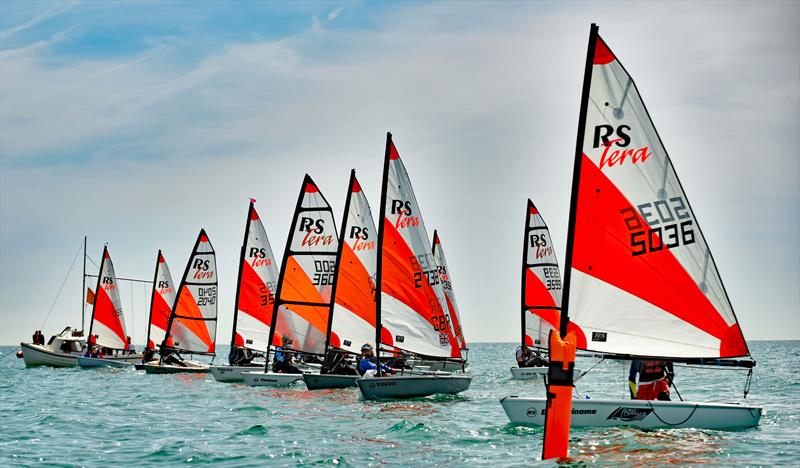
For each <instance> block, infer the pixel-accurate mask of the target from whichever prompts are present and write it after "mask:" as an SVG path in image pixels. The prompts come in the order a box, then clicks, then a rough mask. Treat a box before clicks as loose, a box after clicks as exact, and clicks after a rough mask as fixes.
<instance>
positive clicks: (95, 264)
mask: <svg viewBox="0 0 800 468" xmlns="http://www.w3.org/2000/svg"><path fill="white" fill-rule="evenodd" d="M86 258H88V259H89V261H90V262H92V265H94V266H95V267H96V268H97V269H98V270H99V269H100V265H98V264H97V263H95V261H94V260H92V257H90V256H88V255H87V256H86ZM86 276H92V275H86Z"/></svg>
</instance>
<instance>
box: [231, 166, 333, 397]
mask: <svg viewBox="0 0 800 468" xmlns="http://www.w3.org/2000/svg"><path fill="white" fill-rule="evenodd" d="M338 249H339V238H338V234H337V233H336V223H335V221H334V219H333V210H332V209H331V206H330V204H328V201H327V200H326V199H325V197H324V196H323V195H322V192H320V191H319V188H318V187H317V185H316V184H315V183H314V181H313V180H312V179H311V177H310V176H309V175H308V174H306V176H305V178H304V179H303V185H302V188H301V190H300V195H299V196H298V198H297V206H296V208H295V211H294V216H293V218H292V223H291V229H290V231H289V236H288V238H287V240H286V248H285V250H284V253H283V262H282V264H281V270H280V276H279V278H278V286H277V288H276V294H275V303H274V304H273V312H272V323H271V324H270V329H269V335H268V336H269V339H268V340H267V342H268V343H269V344H270V347H269V349H268V350H267V363H266V364H265V366H264V370H263V371H250V372H245V373H244V382H245V383H246V384H247V385H252V386H275V385H288V384H291V383H293V382H295V381H297V380H302V378H303V376H302V373H300V372H274V371H275V369H273V372H269V365H270V362H269V356H270V352H275V354H276V355H277V353H280V354H281V356H282V357H284V358H288V357H292V358H293V359H294V361H295V362H296V364H295V365H294V367H295V368H299V367H303V368H305V369H309V368H315V369H316V370H317V371H318V369H319V368H320V367H321V364H317V365H315V366H313V367H312V366H311V365H310V363H305V364H306V365H302V364H304V363H302V362H300V361H301V360H304V359H309V358H320V357H322V356H323V353H324V352H325V336H326V333H327V330H328V316H329V311H330V307H331V293H332V288H333V283H334V271H335V266H336V252H337V251H338ZM279 330H280V331H279ZM281 333H282V334H281ZM314 364H316V363H314ZM278 370H280V369H278ZM298 370H299V369H298Z"/></svg>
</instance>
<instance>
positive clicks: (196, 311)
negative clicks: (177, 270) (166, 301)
mask: <svg viewBox="0 0 800 468" xmlns="http://www.w3.org/2000/svg"><path fill="white" fill-rule="evenodd" d="M217 302H218V301H217V262H216V255H215V253H214V247H213V246H212V245H211V242H210V241H209V239H208V236H207V235H206V232H205V230H203V229H201V230H200V234H199V235H198V236H197V242H195V246H194V249H193V250H192V255H191V256H190V257H189V263H188V264H187V265H186V273H185V274H184V275H183V280H182V281H181V285H180V287H179V289H178V295H177V297H176V299H175V306H174V307H173V309H172V314H171V316H170V323H169V329H168V330H167V344H169V341H170V339H171V341H172V343H171V346H170V347H172V348H175V349H178V350H181V351H187V352H194V353H214V351H215V339H216V332H217Z"/></svg>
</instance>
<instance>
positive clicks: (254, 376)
mask: <svg viewBox="0 0 800 468" xmlns="http://www.w3.org/2000/svg"><path fill="white" fill-rule="evenodd" d="M243 377H244V383H245V384H247V385H249V386H251V387H282V386H286V385H291V384H293V383H295V382H297V381H298V380H303V374H284V373H281V372H264V371H263V370H262V371H248V372H245V373H244V374H243Z"/></svg>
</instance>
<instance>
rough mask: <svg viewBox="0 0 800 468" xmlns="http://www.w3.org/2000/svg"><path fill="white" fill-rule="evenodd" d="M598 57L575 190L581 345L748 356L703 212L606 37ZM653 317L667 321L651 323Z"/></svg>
mask: <svg viewBox="0 0 800 468" xmlns="http://www.w3.org/2000/svg"><path fill="white" fill-rule="evenodd" d="M592 63H593V66H592V72H591V85H590V90H589V103H588V110H587V114H586V127H585V132H584V135H583V156H582V158H581V160H580V161H577V162H576V163H577V164H580V166H579V167H580V178H579V180H577V181H575V182H574V183H577V184H578V186H577V199H576V200H573V203H577V206H576V219H575V224H574V226H573V230H574V234H573V238H574V240H573V251H572V264H571V268H572V271H571V276H572V277H573V278H576V280H575V281H574V282H573V283H572V284H571V285H570V301H569V304H570V309H569V314H570V319H571V321H572V322H574V324H576V325H577V327H576V330H577V331H578V334H579V343H578V346H579V347H580V348H583V349H589V350H592V351H599V352H607V353H617V354H631V355H637V356H660V357H676V358H677V357H680V358H729V357H744V356H748V355H749V351H748V349H747V345H746V343H745V341H744V337H743V336H742V333H741V331H740V329H739V325H738V323H737V321H736V317H735V315H734V313H733V308H732V306H731V304H730V301H729V299H728V297H727V294H726V293H725V290H724V287H723V286H722V280H721V279H720V276H719V272H718V271H717V268H716V265H715V264H714V260H713V258H712V257H711V252H710V251H709V248H708V245H707V243H706V240H705V238H704V237H703V234H702V232H701V231H700V228H699V226H698V223H697V218H696V216H695V214H694V212H693V211H692V209H691V207H690V205H689V200H688V198H687V196H686V193H685V192H684V190H683V188H682V187H681V184H680V182H679V180H678V177H677V175H676V172H675V169H674V167H673V165H672V162H671V160H670V158H669V156H668V155H667V152H666V150H665V149H664V146H663V144H662V142H661V140H660V138H659V136H658V134H657V132H656V129H655V127H654V126H653V123H652V121H651V120H650V116H649V114H648V112H647V109H646V108H645V106H644V103H643V101H642V99H641V96H640V95H639V92H638V90H637V88H636V85H635V84H634V83H633V80H632V79H631V77H630V76H629V75H628V73H627V72H626V71H625V69H624V68H623V67H622V65H621V64H620V62H619V61H618V60H617V58H616V57H615V55H614V54H613V53H612V52H611V51H610V49H609V48H608V47H607V46H606V44H605V43H604V42H603V40H602V39H600V38H599V37H598V38H597V43H596V47H595V48H594V51H593V57H592ZM609 286H610V287H609ZM590 297H591V298H593V300H591V301H589V300H587V299H586V298H590ZM610 306H618V308H616V307H615V308H614V309H609V307H610ZM612 311H613V312H612ZM610 313H613V314H614V320H613V323H610V322H609V317H608V314H610ZM644 317H648V318H649V319H650V320H652V322H650V323H654V324H655V323H657V324H659V326H652V325H651V326H645V325H644V324H643V322H642V320H643V318H644ZM643 342H644V343H646V345H645V344H643Z"/></svg>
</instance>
